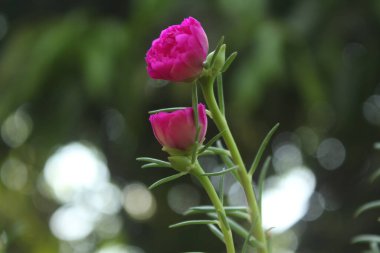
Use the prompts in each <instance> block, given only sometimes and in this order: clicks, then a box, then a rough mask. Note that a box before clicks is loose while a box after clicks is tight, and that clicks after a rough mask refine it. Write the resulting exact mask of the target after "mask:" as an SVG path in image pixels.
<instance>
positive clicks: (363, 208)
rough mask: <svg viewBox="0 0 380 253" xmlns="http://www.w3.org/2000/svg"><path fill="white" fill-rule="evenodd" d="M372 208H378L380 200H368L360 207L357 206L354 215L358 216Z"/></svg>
mask: <svg viewBox="0 0 380 253" xmlns="http://www.w3.org/2000/svg"><path fill="white" fill-rule="evenodd" d="M374 208H380V200H376V201H372V202H368V203H366V204H364V205H362V206H361V207H359V208H358V210H356V212H355V217H358V216H359V215H360V214H362V213H363V212H365V211H368V210H371V209H374Z"/></svg>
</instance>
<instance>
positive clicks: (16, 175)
mask: <svg viewBox="0 0 380 253" xmlns="http://www.w3.org/2000/svg"><path fill="white" fill-rule="evenodd" d="M0 176H1V181H2V182H3V184H4V185H5V186H6V187H8V188H9V189H11V190H15V191H21V190H23V188H24V187H25V185H26V183H27V181H28V169H27V167H26V165H25V164H24V163H23V162H21V161H20V160H18V159H16V158H8V159H7V160H6V161H5V162H4V163H3V165H2V166H1V172H0Z"/></svg>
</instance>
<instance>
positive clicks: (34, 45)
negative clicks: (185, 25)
mask: <svg viewBox="0 0 380 253" xmlns="http://www.w3.org/2000/svg"><path fill="white" fill-rule="evenodd" d="M188 16H193V17H195V18H197V19H198V20H200V21H201V23H202V25H203V26H204V28H205V30H206V33H207V35H208V37H209V42H210V47H211V48H214V47H215V45H216V42H217V41H218V39H219V38H220V37H221V35H224V36H225V41H226V43H227V46H228V49H227V51H228V52H229V53H231V52H233V51H238V53H239V54H238V57H237V59H236V60H235V62H234V63H233V65H232V66H231V67H230V69H229V71H228V72H227V73H226V75H225V77H224V81H225V97H226V105H227V115H228V117H229V119H230V121H231V127H232V131H233V133H234V134H235V136H236V139H237V142H238V143H239V145H240V147H241V151H242V154H243V157H244V158H245V160H246V161H250V160H251V159H252V156H253V153H254V152H255V151H256V150H257V148H258V146H259V143H260V141H261V139H262V138H263V137H264V136H265V134H266V132H267V131H268V130H269V129H270V128H271V127H272V126H273V125H274V124H275V123H276V122H280V123H281V127H280V130H279V133H284V132H289V133H292V132H295V131H296V130H297V129H299V127H307V128H309V129H312V130H313V131H314V132H315V133H316V134H317V135H318V138H319V140H323V139H324V138H327V137H334V138H337V139H339V140H340V141H341V142H342V143H343V144H344V146H345V149H346V159H345V161H344V163H343V165H342V166H341V167H340V168H338V169H336V170H333V171H329V170H325V169H323V168H322V166H320V165H319V163H318V161H317V160H316V158H315V155H313V154H307V152H306V151H305V149H304V147H303V149H302V150H303V152H305V154H304V160H305V164H307V165H308V166H309V167H310V168H312V170H313V172H314V173H315V175H316V177H317V186H316V190H317V191H319V190H321V189H325V188H326V187H327V188H329V189H332V190H333V192H334V194H335V195H334V196H335V198H336V201H337V202H338V203H340V205H339V208H338V209H336V210H335V211H326V212H324V213H323V214H322V215H321V216H320V217H319V218H318V219H317V220H314V221H312V222H306V221H300V223H299V224H297V225H296V226H298V227H299V230H298V231H302V232H299V233H298V236H299V238H298V249H297V250H296V252H299V253H319V252H320V253H343V252H344V253H350V252H359V251H360V250H361V249H363V248H364V247H360V246H357V245H351V244H350V240H351V238H352V237H353V236H354V235H356V234H359V233H369V232H372V233H376V232H380V229H379V227H380V226H379V225H378V224H377V222H376V213H372V216H371V215H368V216H365V217H364V216H363V217H360V218H359V219H354V218H353V212H354V210H355V209H356V208H357V207H358V206H359V205H360V204H362V203H364V202H366V201H370V200H373V199H376V197H378V196H379V193H380V191H379V190H378V187H377V186H376V183H375V184H372V185H371V184H369V183H368V181H367V179H368V177H369V176H370V175H371V173H372V172H373V171H374V170H375V169H376V167H377V166H379V164H380V159H379V158H378V157H379V153H378V152H377V153H376V151H375V150H373V143H374V142H375V141H376V140H378V139H379V137H380V135H379V125H376V122H375V124H374V123H373V122H372V123H371V122H369V121H370V120H366V118H365V117H364V115H363V103H365V101H366V100H367V99H368V98H369V97H370V96H373V95H374V94H379V93H380V1H378V0H367V1H349V0H348V1H344V0H334V1H326V0H304V1H295V0H269V1H265V0H219V1H217V0H210V1H201V0H193V1H185V0H180V1H174V0H124V1H120V0H116V1H101V0H96V1H45V0H39V1H38V0H30V1H23V0H3V1H1V2H0V124H2V123H3V122H5V120H6V119H7V118H8V117H9V115H11V114H12V113H14V112H15V111H16V110H18V109H20V108H22V110H23V111H24V112H26V113H27V114H28V115H29V116H30V118H31V120H32V122H33V128H32V132H31V133H30V135H29V136H28V138H27V140H26V141H25V142H24V143H23V144H22V145H19V146H17V147H12V146H10V145H9V143H7V142H6V141H4V140H0V164H2V163H3V162H4V161H6V160H7V159H8V158H9V157H14V158H17V159H19V160H21V161H22V162H23V163H25V164H26V165H27V168H28V179H27V184H26V185H25V187H24V189H23V190H22V191H15V190H12V189H8V188H7V187H6V185H4V182H0V234H2V237H1V238H2V239H1V240H0V251H1V252H7V253H29V252H30V253H50V252H60V250H59V248H60V247H61V248H62V246H60V245H62V242H60V241H59V240H58V239H56V238H55V237H54V236H53V235H52V233H51V232H50V229H49V218H50V216H51V215H52V213H53V212H54V210H56V209H57V208H58V207H59V204H58V203H56V202H55V201H54V200H52V199H49V198H48V197H46V196H44V194H42V193H41V191H40V190H39V189H38V188H37V186H38V181H39V178H40V173H41V171H42V170H43V167H44V164H45V162H46V160H47V159H48V157H49V156H50V155H51V154H52V153H53V152H54V151H55V149H56V148H57V147H59V146H61V145H65V144H67V143H70V142H72V141H87V142H91V143H92V144H93V145H95V146H97V148H98V149H99V150H101V151H102V152H103V153H104V155H105V157H106V160H107V164H108V167H109V170H110V172H111V176H112V180H113V181H114V182H116V183H117V184H118V185H120V187H123V186H124V185H125V184H126V183H128V182H134V181H140V182H143V183H144V184H146V185H149V184H151V183H153V182H154V181H155V180H157V179H159V178H160V177H163V176H166V175H170V173H171V172H170V171H166V170H162V169H159V170H149V171H147V170H141V169H140V164H138V163H137V162H136V161H135V158H136V157H137V156H145V155H148V156H153V157H159V158H165V155H164V153H163V152H162V151H161V150H160V146H159V145H158V144H157V142H156V140H155V139H154V136H153V134H152V133H151V129H150V126H149V122H148V120H147V118H148V114H147V111H148V110H152V109H157V108H162V107H172V106H188V105H190V103H191V98H190V87H188V86H186V85H172V84H169V85H162V84H159V83H157V82H153V81H152V80H150V79H149V78H148V75H147V73H146V71H145V62H144V57H145V52H146V51H147V49H148V48H149V46H150V43H151V41H152V40H153V39H154V38H156V37H157V36H158V35H159V32H160V31H161V30H162V29H163V28H165V27H167V26H169V25H171V24H176V23H179V22H181V20H182V19H183V18H184V17H188ZM374 108H375V109H373V115H375V116H373V117H375V118H376V117H380V105H379V104H377V108H376V106H375V107H374ZM109 112H113V113H117V115H122V121H123V124H122V126H123V127H122V129H121V130H120V133H119V134H118V135H117V138H111V137H110V136H109V129H110V128H111V129H112V128H113V127H120V126H119V125H117V124H116V123H117V122H116V123H115V122H114V123H113V122H112V121H111V123H110V121H109V120H108V119H107V115H109ZM113 124H116V125H113ZM377 124H379V119H377ZM16 130H17V129H16ZM15 133H16V134H17V131H16V132H15ZM215 133H216V132H215V127H213V126H211V127H210V133H209V138H210V136H212V134H215ZM0 168H1V167H0ZM0 170H1V169H0ZM271 173H274V172H271ZM186 180H187V181H188V182H191V181H190V179H185V181H186ZM378 184H379V182H377V185H378ZM169 188H170V186H163V187H162V188H160V189H158V190H155V191H154V193H153V194H154V195H155V197H156V200H157V212H156V214H155V215H154V216H153V217H152V218H151V219H149V220H147V221H143V222H141V221H136V220H134V219H132V218H130V217H129V216H128V215H127V214H126V213H125V212H124V211H121V213H120V216H121V217H122V222H123V229H122V230H121V231H120V233H119V234H118V235H115V237H113V238H107V239H102V238H99V237H96V236H94V237H92V239H91V240H95V243H93V244H94V245H95V246H94V247H95V248H97V247H101V245H102V244H104V243H107V242H110V241H117V242H123V243H125V244H127V245H134V246H138V247H140V248H142V249H143V250H144V251H145V252H147V253H177V252H185V251H200V250H202V251H205V252H223V245H222V244H221V243H220V242H218V241H217V239H214V238H212V237H211V236H210V234H209V231H208V230H207V229H206V228H202V227H195V228H186V229H178V230H170V229H168V228H167V226H168V225H169V224H172V223H175V222H178V221H180V220H181V219H182V218H183V217H182V216H180V215H177V214H175V213H174V212H173V211H172V210H171V209H170V208H169V207H168V204H167V200H166V194H167V192H168V189H169ZM291 197H292V196H289V198H291ZM202 198H204V202H205V203H207V200H206V198H205V197H202ZM93 238H95V239H93ZM73 248H75V247H73ZM95 248H92V249H91V250H90V251H89V252H94V251H95ZM61 252H62V251H61ZM68 252H70V251H68ZM71 252H80V251H74V250H73V251H71ZM85 252H86V251H85Z"/></svg>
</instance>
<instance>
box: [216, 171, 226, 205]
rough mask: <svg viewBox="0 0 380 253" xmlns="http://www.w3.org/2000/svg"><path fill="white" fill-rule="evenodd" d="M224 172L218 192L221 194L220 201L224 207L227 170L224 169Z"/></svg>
mask: <svg viewBox="0 0 380 253" xmlns="http://www.w3.org/2000/svg"><path fill="white" fill-rule="evenodd" d="M222 172H223V174H222V175H221V176H220V179H219V187H218V188H219V189H218V192H219V199H220V202H221V203H222V205H224V178H225V174H224V172H225V170H224V168H223V169H222Z"/></svg>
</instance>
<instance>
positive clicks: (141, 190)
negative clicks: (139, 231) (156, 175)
mask: <svg viewBox="0 0 380 253" xmlns="http://www.w3.org/2000/svg"><path fill="white" fill-rule="evenodd" d="M123 192H124V209H125V211H126V212H127V213H128V214H129V216H131V217H132V218H133V219H135V220H141V221H142V220H147V219H149V218H151V217H152V216H153V215H154V213H155V211H156V200H155V199H154V197H153V195H152V194H151V193H150V191H149V190H148V188H147V187H146V186H145V185H144V184H142V183H132V184H129V185H127V186H126V187H125V188H124V191H123Z"/></svg>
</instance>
